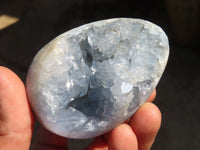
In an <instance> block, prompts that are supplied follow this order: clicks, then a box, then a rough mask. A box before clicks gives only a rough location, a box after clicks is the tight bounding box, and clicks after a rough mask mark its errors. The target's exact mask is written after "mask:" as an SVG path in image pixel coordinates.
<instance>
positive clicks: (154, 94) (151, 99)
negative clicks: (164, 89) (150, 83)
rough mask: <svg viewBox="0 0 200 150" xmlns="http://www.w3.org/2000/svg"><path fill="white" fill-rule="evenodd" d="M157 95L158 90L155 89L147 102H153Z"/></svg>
mask: <svg viewBox="0 0 200 150" xmlns="http://www.w3.org/2000/svg"><path fill="white" fill-rule="evenodd" d="M155 97H156V90H154V91H153V93H152V94H151V96H150V97H149V98H148V99H147V102H152V101H153V100H154V99H155Z"/></svg>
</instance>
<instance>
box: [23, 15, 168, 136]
mask: <svg viewBox="0 0 200 150" xmlns="http://www.w3.org/2000/svg"><path fill="white" fill-rule="evenodd" d="M168 55H169V44H168V39H167V36H166V34H165V33H164V31H163V30H162V29H161V28H160V27H158V26H156V25H155V24H153V23H150V22H148V21H144V20H141V19H128V18H116V19H109V20H103V21H98V22H94V23H90V24H86V25H83V26H80V27H78V28H75V29H72V30H70V31H68V32H65V33H64V34H61V35H60V36H58V37H56V38H55V39H53V40H52V41H51V42H49V43H48V44H47V45H46V46H45V47H43V48H42V49H41V50H40V51H39V52H38V54H37V55H36V56H35V58H34V60H33V62H32V64H31V66H30V68H29V71H28V75H27V80H26V87H27V93H28V97H29V100H30V104H31V106H32V109H33V111H34V112H35V114H36V116H37V118H38V120H39V121H40V122H41V123H42V124H43V125H44V126H45V127H46V128H47V129H48V130H50V131H52V132H54V133H56V134H58V135H61V136H64V137H69V138H80V139H81V138H90V137H94V136H98V135H101V134H103V133H105V132H107V131H109V130H111V129H112V128H114V127H116V126H117V125H118V124H120V123H122V122H124V121H125V120H126V119H128V118H129V117H130V116H131V115H133V114H134V112H135V111H136V110H137V109H138V108H139V106H140V105H142V104H143V103H144V102H145V101H146V100H147V98H148V97H149V96H150V94H151V93H152V91H153V90H154V88H155V87H156V85H157V83H158V81H159V79H160V77H161V75H162V73H163V71H164V68H165V66H166V63H167V59H168Z"/></svg>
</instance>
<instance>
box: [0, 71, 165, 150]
mask: <svg viewBox="0 0 200 150" xmlns="http://www.w3.org/2000/svg"><path fill="white" fill-rule="evenodd" d="M155 95H156V92H155V91H154V92H153V93H152V95H151V96H150V98H149V99H148V100H147V102H146V103H145V104H143V105H142V106H141V107H140V108H139V109H138V111H137V112H136V113H135V114H134V115H133V116H132V117H131V118H130V119H129V120H128V121H127V122H126V123H123V124H121V125H119V126H118V127H116V128H115V129H113V130H112V131H110V132H109V133H106V134H105V135H102V136H99V137H97V138H95V139H94V141H93V142H92V143H91V144H90V145H89V147H88V148H87V150H108V149H109V150H149V149H150V147H151V145H152V143H153V141H154V139H155V137H156V134H157V132H158V130H159V128H160V123H161V113H160V111H159V109H158V108H157V107H156V106H155V105H154V104H152V103H151V102H152V101H153V99H154V98H155ZM33 124H34V116H33V114H32V111H31V108H30V105H29V103H28V100H27V96H26V90H25V86H24V84H23V82H22V81H21V80H20V79H19V77H18V76H17V75H16V74H15V73H13V72H12V71H11V70H9V69H7V68H5V67H0V150H13V149H15V150H28V149H29V147H30V143H31V138H32V133H33ZM66 143H67V139H66V138H63V137H60V136H57V135H55V134H52V133H50V132H49V131H47V130H46V129H44V128H42V127H41V128H40V129H39V131H38V138H37V140H36V144H35V149H36V150H64V149H65V150H66V149H67V144H66Z"/></svg>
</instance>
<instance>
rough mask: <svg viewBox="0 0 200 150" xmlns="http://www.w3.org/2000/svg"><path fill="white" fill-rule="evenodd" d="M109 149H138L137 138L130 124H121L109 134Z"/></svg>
mask: <svg viewBox="0 0 200 150" xmlns="http://www.w3.org/2000/svg"><path fill="white" fill-rule="evenodd" d="M107 141H108V149H109V150H137V148H138V144H137V138H136V135H135V133H134V132H133V130H132V129H131V127H130V126H129V125H128V124H121V125H119V126H118V127H116V128H115V129H113V130H112V131H111V132H109V133H108V135H107Z"/></svg>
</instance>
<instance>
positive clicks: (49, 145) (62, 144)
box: [33, 126, 67, 150]
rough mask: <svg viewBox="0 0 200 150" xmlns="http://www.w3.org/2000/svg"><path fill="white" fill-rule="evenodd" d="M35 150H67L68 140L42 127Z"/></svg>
mask: <svg viewBox="0 0 200 150" xmlns="http://www.w3.org/2000/svg"><path fill="white" fill-rule="evenodd" d="M33 150H67V139H66V138H64V137H61V136H58V135H56V134H53V133H51V132H50V131H48V130H46V129H45V128H43V127H42V126H40V128H39V130H38V133H37V137H36V142H35V143H34V146H33Z"/></svg>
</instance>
